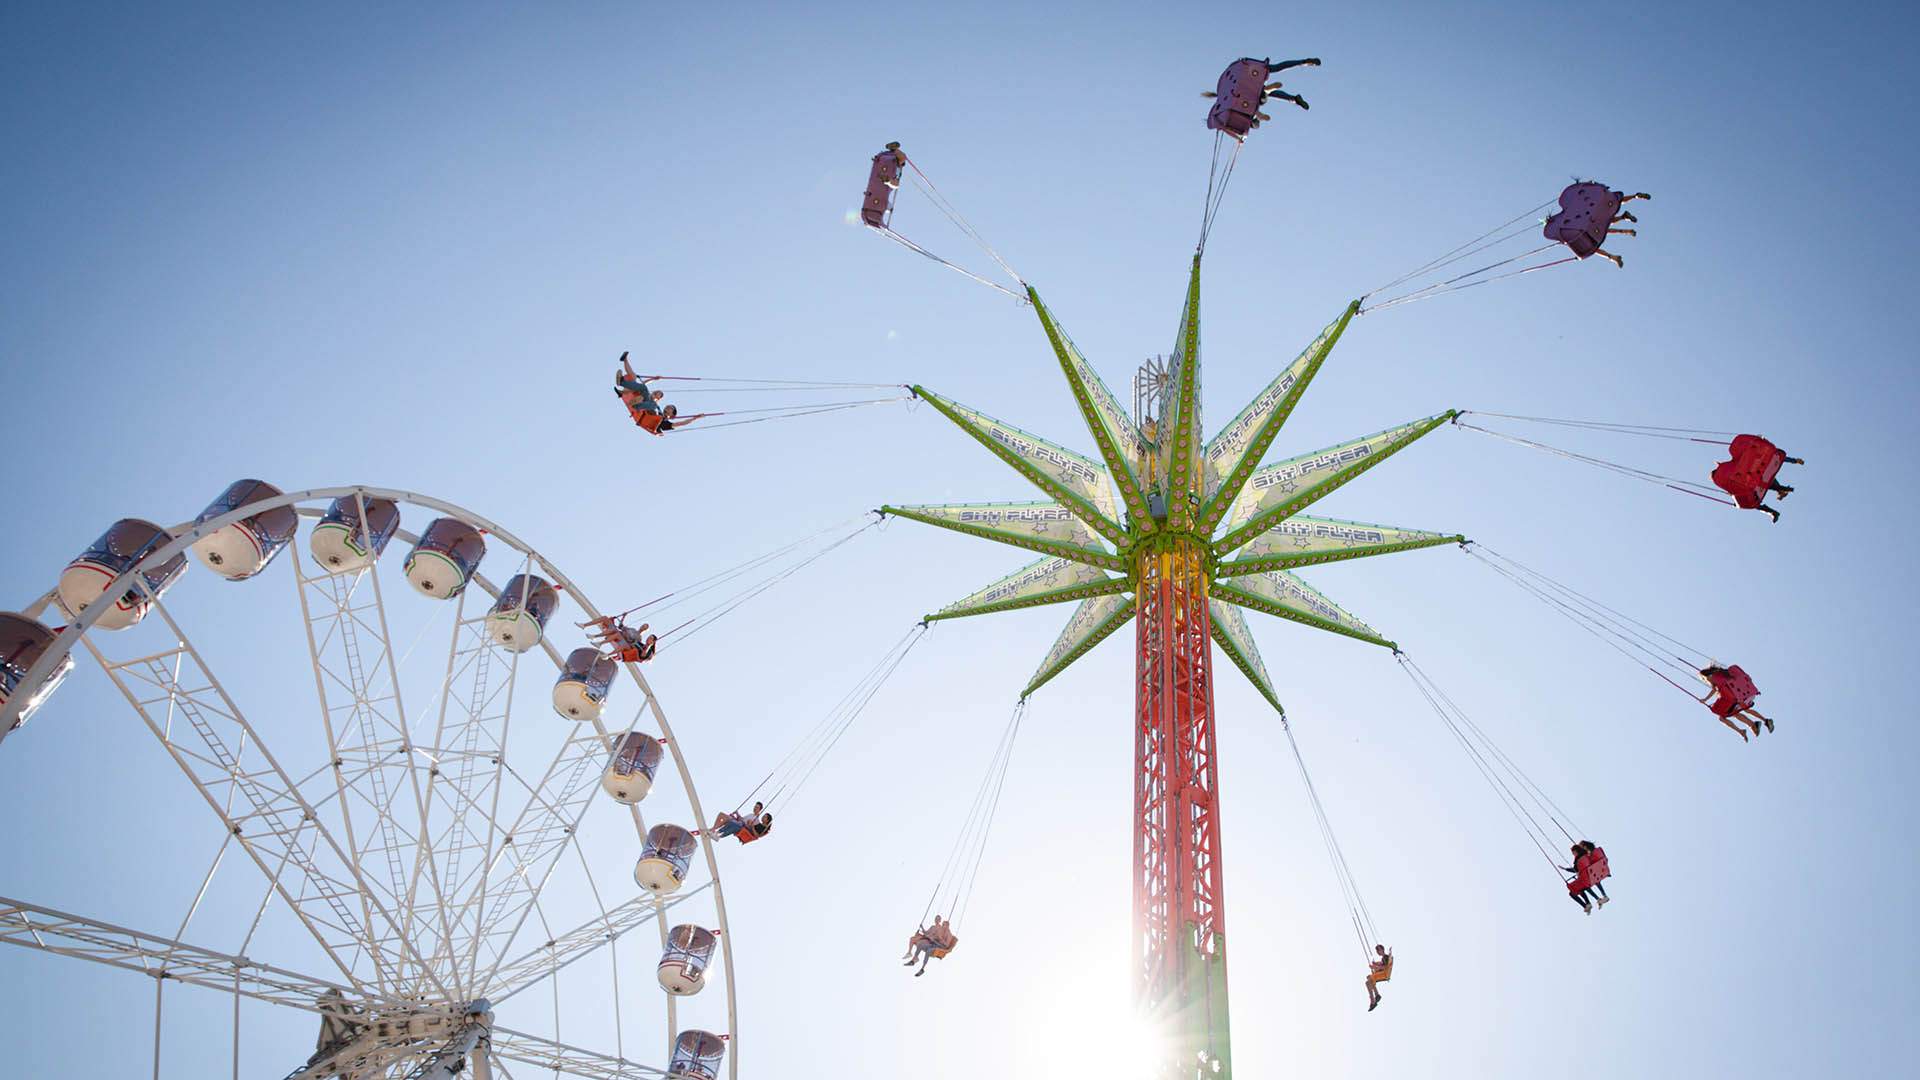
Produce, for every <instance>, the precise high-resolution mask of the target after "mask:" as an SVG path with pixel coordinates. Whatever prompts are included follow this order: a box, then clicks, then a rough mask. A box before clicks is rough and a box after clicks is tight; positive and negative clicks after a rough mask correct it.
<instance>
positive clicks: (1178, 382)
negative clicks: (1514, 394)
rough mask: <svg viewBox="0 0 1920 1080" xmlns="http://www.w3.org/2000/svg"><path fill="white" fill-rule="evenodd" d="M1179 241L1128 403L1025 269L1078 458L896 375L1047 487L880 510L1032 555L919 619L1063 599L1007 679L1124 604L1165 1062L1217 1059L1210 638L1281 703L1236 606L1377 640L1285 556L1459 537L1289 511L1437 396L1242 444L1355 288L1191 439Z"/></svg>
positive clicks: (1147, 959)
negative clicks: (1370, 419)
mask: <svg viewBox="0 0 1920 1080" xmlns="http://www.w3.org/2000/svg"><path fill="white" fill-rule="evenodd" d="M1200 261H1201V257H1200V255H1199V254H1198V253H1196V254H1195V256H1194V258H1193V264H1192V269H1191V272H1190V274H1189V277H1188V282H1187V294H1186V302H1185V304H1184V306H1183V309H1182V313H1181V319H1180V326H1179V330H1178V332H1177V334H1176V337H1175V343H1174V350H1173V352H1172V354H1171V355H1170V356H1169V357H1168V359H1167V360H1166V361H1165V362H1164V364H1161V363H1159V362H1157V361H1156V362H1155V363H1153V364H1150V365H1149V367H1148V368H1146V369H1143V371H1142V373H1141V378H1140V379H1139V380H1136V384H1135V410H1134V414H1133V415H1131V416H1129V415H1128V414H1127V413H1126V412H1125V411H1123V410H1122V408H1121V406H1120V404H1119V402H1118V401H1117V400H1116V399H1115V397H1114V395H1113V394H1112V392H1111V391H1110V390H1108V388H1107V386H1106V384H1105V383H1104V382H1103V381H1102V380H1101V379H1100V376H1099V375H1098V374H1097V373H1096V372H1095V371H1094V370H1093V368H1092V367H1091V365H1089V364H1088V363H1087V361H1086V359H1085V357H1083V356H1082V355H1081V353H1080V351H1079V350H1078V348H1077V347H1075V345H1074V344H1073V341H1072V340H1071V339H1070V338H1069V337H1068V336H1067V334H1066V332H1065V331H1064V330H1062V329H1061V327H1060V326H1059V324H1058V323H1057V322H1056V321H1055V320H1054V317H1053V313H1052V312H1051V311H1049V310H1048V309H1047V307H1046V305H1045V304H1044V303H1043V302H1042V301H1041V299H1040V296H1039V294H1038V293H1037V292H1035V291H1034V290H1033V289H1032V287H1030V286H1029V287H1028V288H1027V290H1026V299H1027V301H1028V302H1029V303H1030V304H1031V305H1032V307H1033V310H1034V312H1035V314H1036V315H1037V316H1038V317H1039V320H1040V325H1041V329H1042V330H1043V332H1044V333H1045V334H1046V336H1047V340H1048V343H1049V344H1050V345H1051V346H1052V349H1053V352H1054V355H1055V357H1056V358H1057V359H1058V360H1059V363H1060V367H1061V371H1062V373H1063V374H1064V375H1065V376H1066V380H1067V385H1068V388H1069V389H1070V390H1071V392H1072V393H1073V396H1074V399H1075V402H1076V403H1077V405H1078V406H1079V410H1080V414H1081V417H1082V419H1083V420H1084V421H1085V423H1086V426H1087V430H1088V433H1089V434H1090V435H1091V436H1092V438H1093V442H1094V444H1095V445H1096V446H1097V447H1098V449H1099V455H1100V456H1099V458H1098V460H1096V459H1094V458H1091V457H1087V456H1084V455H1082V454H1079V453H1076V452H1074V451H1072V450H1069V449H1067V448H1066V447H1063V446H1060V445H1057V444H1055V443H1052V442H1049V441H1047V440H1045V439H1042V438H1040V437H1038V436H1036V435H1033V434H1031V433H1029V432H1025V431H1022V430H1020V429H1018V428H1015V427H1013V426H1012V425H1010V424H1006V423H1003V422H1001V421H999V420H997V419H994V418H993V417H991V416H988V415H987V414H985V413H983V412H980V411H979V410H976V409H973V408H970V407H968V406H965V405H962V404H960V403H958V402H956V401H952V400H950V399H948V398H946V397H943V396H941V395H939V394H936V393H934V392H932V391H930V390H927V389H926V388H924V387H915V388H914V392H915V394H916V395H917V396H918V397H919V398H921V399H922V400H924V401H926V402H927V403H928V404H930V405H932V406H933V408H934V409H936V410H938V411H939V412H940V413H941V414H942V415H944V416H945V417H947V419H949V420H951V421H952V422H953V423H954V424H955V425H957V426H958V427H959V428H960V429H961V430H962V431H965V432H966V433H967V434H968V435H970V436H972V437H973V438H974V439H975V440H977V441H978V442H979V443H980V444H981V445H983V446H985V447H986V448H987V449H988V450H989V451H990V452H992V453H993V454H994V455H995V456H996V457H998V458H1000V459H1001V460H1002V461H1004V462H1005V463H1006V464H1008V465H1009V466H1011V467H1012V468H1013V469H1014V470H1015V471H1017V472H1019V473H1020V474H1021V475H1022V476H1024V477H1025V478H1026V479H1027V480H1028V481H1030V482H1031V483H1033V484H1034V486H1036V487H1038V488H1039V489H1040V490H1041V491H1042V492H1043V493H1044V494H1046V495H1047V496H1048V498H1047V499H1046V500H1043V501H1038V502H1008V503H955V504H944V505H922V506H886V507H883V508H882V511H881V512H882V513H884V514H892V515H894V516H897V517H904V518H910V519H912V520H915V521H920V522H924V523H926V524H930V525H935V526H938V527H941V528H945V529H950V530H953V531H956V532H960V533H964V534H967V535H970V536H975V537H980V538H983V539H988V540H994V541H997V542H1000V543H1004V544H1009V545H1012V546H1014V547H1020V548H1024V549H1026V550H1028V551H1030V552H1034V553H1036V554H1038V555H1039V556H1040V558H1039V559H1038V560H1037V561H1035V562H1032V563H1030V564H1028V565H1026V566H1024V567H1022V568H1020V569H1019V570H1016V571H1015V572H1014V573H1012V574H1009V575H1008V576H1006V577H1005V578H1002V579H1001V580H999V581H996V582H994V583H993V584H991V585H989V586H987V587H986V588H984V589H981V590H979V591H978V592H975V593H973V594H972V595H970V596H967V597H965V598H963V599H961V600H959V601H957V602H955V603H953V604H951V605H949V606H947V607H945V608H943V609H941V610H939V611H937V612H934V613H932V614H930V615H928V616H927V619H928V620H929V621H935V620H943V619H953V618H961V617H965V616H972V615H986V614H996V613H1001V612H1006V611H1014V610H1022V609H1026V608H1031V607H1039V606H1043V605H1050V604H1059V603H1066V602H1075V603H1076V604H1077V606H1076V607H1075V609H1074V611H1073V614H1072V616H1071V617H1070V618H1069V619H1068V621H1067V626H1066V628H1065V629H1064V630H1063V631H1062V632H1061V634H1060V636H1059V638H1058V639H1057V640H1056V641H1055V642H1054V645H1053V647H1052V648H1051V649H1050V650H1049V651H1048V653H1047V655H1046V657H1045V658H1044V659H1043V660H1042V661H1041V663H1040V667H1039V668H1038V669H1037V670H1036V671H1035V672H1034V674H1033V677H1032V678H1031V679H1030V680H1029V681H1028V683H1027V686H1026V688H1025V689H1024V690H1023V691H1022V692H1021V698H1022V700H1024V699H1025V698H1026V697H1027V696H1028V695H1030V694H1032V693H1033V692H1034V691H1036V690H1038V689H1040V687H1041V686H1043V685H1044V684H1046V683H1047V682H1049V681H1051V680H1052V679H1053V678H1054V677H1056V676H1058V675H1059V674H1060V673H1061V672H1062V671H1064V670H1065V669H1066V668H1067V667H1068V666H1070V665H1071V664H1073V663H1074V662H1075V661H1076V660H1078V659H1079V658H1080V657H1082V656H1084V655H1086V654H1087V653H1088V652H1089V651H1091V650H1092V649H1093V648H1094V647H1095V646H1097V645H1098V644H1100V642H1102V641H1104V640H1105V639H1106V638H1108V637H1110V636H1112V635H1113V634H1114V633H1115V632H1116V631H1118V630H1119V629H1120V628H1121V627H1123V626H1125V625H1126V624H1127V622H1128V621H1130V620H1131V621H1133V622H1134V624H1135V630H1134V641H1135V675H1134V690H1135V704H1134V723H1133V738H1134V777H1133V870H1132V894H1133V929H1132V945H1131V956H1132V976H1131V978H1132V982H1133V986H1134V989H1135V994H1136V1001H1137V1005H1138V1008H1139V1016H1138V1018H1137V1021H1136V1022H1137V1023H1138V1024H1139V1025H1141V1026H1142V1027H1143V1028H1144V1029H1145V1032H1146V1035H1147V1036H1148V1039H1149V1040H1150V1042H1151V1045H1152V1047H1153V1049H1152V1050H1151V1051H1150V1052H1151V1054H1152V1056H1153V1058H1154V1060H1155V1062H1156V1075H1158V1076H1161V1077H1166V1078H1174V1077H1179V1078H1182V1080H1191V1078H1198V1077H1230V1076H1231V1075H1232V1071H1233V1070H1232V1053H1231V1046H1230V1037H1229V1032H1230V1026H1229V1016H1228V1008H1227V950H1226V898H1225V893H1224V889H1223V879H1222V867H1223V863H1222V844H1221V839H1222V838H1221V816H1220V809H1221V797H1220V794H1221V793H1220V788H1219V783H1218V769H1217V766H1218V761H1219V756H1218V754H1219V751H1218V743H1217V740H1216V731H1215V719H1216V715H1217V714H1216V711H1215V708H1214V683H1213V646H1218V647H1219V649H1220V651H1221V653H1222V654H1223V655H1224V656H1225V657H1226V658H1227V659H1228V660H1229V661H1230V662H1231V663H1232V664H1233V666H1234V667H1236V668H1238V669H1239V670H1240V672H1241V674H1243V675H1245V676H1246V678H1247V679H1248V680H1249V681H1250V682H1252V683H1253V685H1254V687H1255V689H1257V690H1258V691H1259V693H1260V695H1261V696H1262V697H1263V698H1264V699H1265V700H1266V701H1267V703H1268V704H1270V705H1271V706H1272V707H1273V708H1274V709H1275V710H1276V711H1277V712H1278V713H1279V714H1280V719H1281V722H1282V723H1285V715H1286V714H1285V710H1284V709H1283V708H1282V707H1281V705H1280V701H1279V698H1278V696H1277V695H1276V694H1275V692H1274V689H1273V684H1272V680H1271V679H1270V678H1269V676H1268V674H1267V670H1266V666H1265V664H1264V662H1263V661H1262V660H1261V658H1260V653H1259V650H1258V648H1257V647H1256V646H1255V645H1254V641H1253V637H1252V635H1251V633H1250V632H1249V630H1248V628H1247V623H1246V620H1245V618H1244V616H1243V611H1244V610H1247V609H1251V610H1253V611H1257V612H1261V613H1264V614H1267V615H1272V616H1276V617H1278V618H1281V619H1286V620H1289V621H1291V622H1294V623H1297V624H1300V625H1303V626H1307V627H1311V628H1313V629H1317V630H1323V631H1326V632H1329V633H1335V634H1341V635H1344V636H1346V637H1350V638H1355V639H1357V640H1360V641H1364V642H1368V643H1370V644H1373V645H1377V646H1381V647H1385V648H1393V643H1392V642H1391V641H1389V640H1388V639H1386V638H1385V637H1382V636H1381V635H1380V634H1379V633H1378V632H1376V631H1375V630H1374V629H1373V628H1372V627H1370V626H1368V625H1367V624H1366V623H1364V622H1362V621H1360V620H1359V619H1357V618H1355V617H1354V616H1352V615H1350V614H1348V613H1347V612H1346V611H1345V610H1344V609H1343V608H1341V607H1340V606H1339V605H1337V604H1335V603H1334V602H1333V601H1331V600H1329V599H1328V598H1327V597H1326V596H1325V595H1323V594H1322V593H1320V592H1319V591H1318V590H1316V589H1315V588H1313V587H1312V586H1311V585H1309V584H1307V583H1306V581H1304V580H1303V579H1301V578H1300V577H1298V576H1297V575H1296V574H1294V573H1293V571H1294V570H1296V569H1298V568H1301V567H1306V566H1311V565H1315V564H1318V563H1325V562H1334V561H1339V560H1345V559H1355V558H1364V557H1368V556H1373V555H1385V554H1391V553H1394V552H1401V551H1409V550H1414V549H1417V548H1423V547H1431V546H1434V545H1438V544H1448V543H1455V542H1458V541H1460V540H1461V539H1462V537H1460V536H1457V535H1454V534H1448V533H1438V532H1427V531H1422V530H1415V529H1403V528H1397V527H1393V526H1385V525H1373V524H1368V523H1365V522H1359V521H1346V520H1340V519H1333V518H1321V517H1312V516H1308V515H1306V514H1305V513H1303V511H1304V510H1306V509H1307V508H1308V507H1309V506H1311V505H1313V504H1314V503H1315V502H1318V501H1319V500H1320V499H1321V498H1323V497H1325V496H1327V495H1329V494H1331V493H1332V492H1333V491H1335V490H1337V489H1339V488H1341V487H1343V486H1345V485H1346V484H1347V483H1349V482H1350V481H1352V480H1353V479H1355V478H1356V477H1358V476H1359V475H1360V474H1361V473H1364V472H1366V471H1367V470H1369V469H1371V468H1373V467H1374V466H1376V465H1378V464H1380V463H1381V462H1383V461H1385V460H1386V459H1387V458H1389V457H1391V456H1393V455H1394V454H1396V453H1398V452H1399V451H1400V450H1402V449H1404V448H1406V447H1407V446H1409V445H1411V444H1412V443H1413V442H1414V441H1415V440H1417V439H1419V438H1420V437H1421V436H1423V435H1425V434H1427V433H1428V432H1430V431H1432V430H1434V429H1435V428H1437V427H1439V426H1440V425H1442V424H1444V423H1446V422H1447V421H1448V420H1450V419H1452V418H1453V416H1454V415H1455V414H1454V413H1453V412H1451V411H1449V412H1443V413H1439V414H1437V415H1433V416H1428V417H1423V418H1420V419H1416V420H1412V421H1409V422H1407V423H1403V424H1399V425H1397V426H1394V427H1391V428H1387V429H1386V430H1384V431H1379V432H1375V433H1374V434H1372V435H1365V436H1362V437H1360V438H1357V439H1351V440H1348V441H1346V442H1343V443H1339V444H1336V445H1334V446H1329V447H1325V448H1323V449H1320V450H1315V451H1313V452H1311V453H1307V454H1301V455H1298V456H1296V457H1291V458H1287V459H1285V460H1281V461H1277V462H1274V463H1272V464H1269V465H1265V466H1264V467H1263V466H1262V464H1261V462H1262V460H1263V459H1264V458H1265V456H1266V453H1267V450H1268V449H1269V448H1270V447H1271V446H1272V444H1273V442H1274V439H1275V438H1276V436H1278V435H1279V433H1280V430H1281V427H1282V426H1283V425H1284V424H1285V423H1286V420H1287V417H1288V416H1289V415H1290V414H1291V413H1292V411H1293V409H1294V407H1295V406H1296V405H1297V404H1298V403H1299V401H1300V398H1301V396H1302V395H1303V394H1304V393H1305V392H1306V389H1307V386H1308V385H1309V384H1310V383H1311V382H1312V380H1313V378H1314V376H1315V375H1316V374H1317V373H1318V372H1319V370H1320V368H1321V366H1322V365H1323V364H1324V362H1325V361H1326V359H1327V356H1328V354H1329V353H1330V352H1331V351H1332V349H1333V347H1334V345H1335V344H1336V343H1337V342H1338V341H1339V339H1340V336H1341V335H1342V334H1343V333H1344V332H1345V331H1346V328H1347V325H1348V323H1349V322H1350V321H1351V320H1352V319H1353V317H1354V315H1355V314H1357V313H1358V311H1359V304H1358V302H1355V303H1353V304H1350V305H1348V306H1347V308H1346V309H1345V310H1344V311H1342V312H1341V313H1340V314H1339V315H1338V316H1337V317H1336V318H1335V319H1334V320H1333V321H1332V322H1331V323H1329V324H1328V325H1327V326H1326V327H1325V328H1324V329H1323V330H1322V331H1321V332H1320V333H1319V335H1318V336H1316V337H1315V338H1314V339H1313V341H1312V342H1310V343H1309V344H1308V345H1307V347H1306V348H1305V349H1303V350H1302V351H1301V352H1300V354H1299V355H1298V356H1297V357H1295V358H1294V360H1293V361H1292V363H1290V364H1289V365H1287V367H1286V368H1285V369H1283V370H1282V371H1281V372H1280V373H1279V374H1278V375H1277V376H1276V377H1275V378H1274V379H1273V381H1272V382H1270V383H1269V384H1268V385H1267V386H1266V387H1265V389H1263V390H1262V391H1261V393H1260V394H1259V395H1258V396H1257V397H1255V398H1254V400H1253V401H1252V402H1251V403H1250V404H1248V405H1247V407H1246V408H1245V409H1242V410H1241V411H1240V413H1239V414H1238V415H1237V416H1235V417H1234V419H1233V420H1232V421H1231V422H1230V423H1228V424H1227V425H1226V426H1225V427H1224V428H1222V429H1221V430H1220V431H1219V432H1218V433H1216V434H1215V435H1214V437H1213V438H1212V439H1211V440H1208V441H1204V442H1203V441H1202V440H1201V431H1202V417H1201V408H1200V386H1201V379H1200ZM1143 387H1144V389H1143Z"/></svg>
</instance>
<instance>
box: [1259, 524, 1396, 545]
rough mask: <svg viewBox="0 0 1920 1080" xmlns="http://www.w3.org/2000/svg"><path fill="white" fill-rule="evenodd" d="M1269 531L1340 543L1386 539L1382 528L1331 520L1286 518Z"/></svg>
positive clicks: (1276, 534)
mask: <svg viewBox="0 0 1920 1080" xmlns="http://www.w3.org/2000/svg"><path fill="white" fill-rule="evenodd" d="M1270 531H1271V533H1272V534H1273V535H1275V536H1280V537H1295V538H1305V539H1310V540H1330V541H1334V542H1336V543H1342V544H1383V543H1386V540H1387V534H1386V532H1385V531H1384V530H1381V529H1375V528H1370V527H1367V526H1361V525H1345V524H1341V523H1338V522H1332V521H1296V520H1288V521H1283V522H1281V523H1280V524H1278V525H1276V526H1274V527H1273V529H1272V530H1270Z"/></svg>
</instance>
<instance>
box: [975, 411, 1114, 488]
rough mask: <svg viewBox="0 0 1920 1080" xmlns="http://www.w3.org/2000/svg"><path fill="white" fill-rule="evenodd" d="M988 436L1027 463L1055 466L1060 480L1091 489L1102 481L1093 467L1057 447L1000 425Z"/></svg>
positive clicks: (996, 425)
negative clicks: (1071, 481) (1067, 479)
mask: <svg viewBox="0 0 1920 1080" xmlns="http://www.w3.org/2000/svg"><path fill="white" fill-rule="evenodd" d="M987 434H988V436H990V437H991V438H992V439H993V441H994V442H997V443H999V444H1001V445H1002V446H1005V447H1006V448H1007V449H1009V450H1011V451H1013V452H1014V453H1015V454H1018V455H1020V457H1022V458H1024V459H1025V460H1027V461H1030V462H1036V463H1042V464H1046V465H1051V466H1053V467H1054V469H1055V470H1056V472H1057V474H1058V477H1059V478H1063V479H1064V478H1071V479H1075V480H1078V481H1080V482H1081V483H1083V484H1086V485H1088V486H1089V487H1091V486H1093V485H1095V484H1097V483H1099V481H1100V474H1099V473H1098V472H1097V471H1096V470H1095V469H1094V467H1093V466H1092V465H1090V464H1088V463H1087V462H1086V461H1084V460H1082V459H1081V458H1080V457H1078V456H1076V455H1074V454H1070V453H1068V452H1067V451H1065V450H1062V449H1060V448H1059V447H1057V446H1052V445H1050V444H1048V443H1044V442H1041V441H1040V440H1039V439H1035V438H1032V437H1031V436H1028V435H1026V434H1023V433H1021V432H1016V431H1009V430H1008V429H1007V428H1006V427H1004V426H1002V425H1000V424H993V425H992V426H990V427H989V428H988V429H987Z"/></svg>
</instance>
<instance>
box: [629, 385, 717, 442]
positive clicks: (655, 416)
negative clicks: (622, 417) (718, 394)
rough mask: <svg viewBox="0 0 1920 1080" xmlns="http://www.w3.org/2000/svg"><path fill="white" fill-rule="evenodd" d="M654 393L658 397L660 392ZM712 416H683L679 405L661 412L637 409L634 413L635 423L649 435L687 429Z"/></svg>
mask: <svg viewBox="0 0 1920 1080" xmlns="http://www.w3.org/2000/svg"><path fill="white" fill-rule="evenodd" d="M654 393H655V394H656V395H657V394H658V393H659V391H657V390H656V391H655V392H654ZM710 415H712V414H711V413H694V414H693V415H692V416H681V415H680V407H679V406H678V405H668V406H666V407H665V408H663V409H661V410H660V411H659V412H643V411H640V410H638V409H636V410H634V413H633V422H634V423H636V424H639V425H640V427H641V429H642V430H644V431H646V432H647V433H648V434H651V435H665V434H666V433H667V432H669V431H672V430H673V429H675V428H683V427H686V426H687V425H688V424H691V423H693V422H694V421H695V420H698V419H700V418H701V417H703V416H710Z"/></svg>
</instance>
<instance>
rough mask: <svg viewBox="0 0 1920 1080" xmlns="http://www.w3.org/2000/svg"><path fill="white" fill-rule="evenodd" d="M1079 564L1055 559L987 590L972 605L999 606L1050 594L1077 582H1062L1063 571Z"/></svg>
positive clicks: (974, 599) (975, 598)
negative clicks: (1016, 600)
mask: <svg viewBox="0 0 1920 1080" xmlns="http://www.w3.org/2000/svg"><path fill="white" fill-rule="evenodd" d="M1076 565H1077V564H1075V563H1071V562H1068V561H1067V560H1065V559H1061V558H1053V559H1048V560H1047V561H1046V562H1043V563H1041V564H1039V565H1038V566H1033V567H1030V568H1028V569H1027V570H1025V571H1023V572H1021V573H1018V574H1015V575H1014V576H1013V577H1010V578H1008V579H1007V580H1005V581H1002V582H1000V583H999V584H997V585H994V586H992V587H990V588H987V589H985V590H983V591H981V593H980V594H979V595H978V596H976V597H974V598H973V600H972V601H971V603H972V604H997V603H1000V602H1001V601H1003V600H1014V599H1018V598H1019V597H1021V596H1024V595H1027V594H1028V593H1040V592H1048V591H1051V590H1053V589H1057V588H1062V587H1065V586H1067V585H1072V584H1077V582H1070V581H1061V580H1060V578H1061V577H1062V574H1061V571H1063V570H1072V569H1074V568H1075V566H1076Z"/></svg>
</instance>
